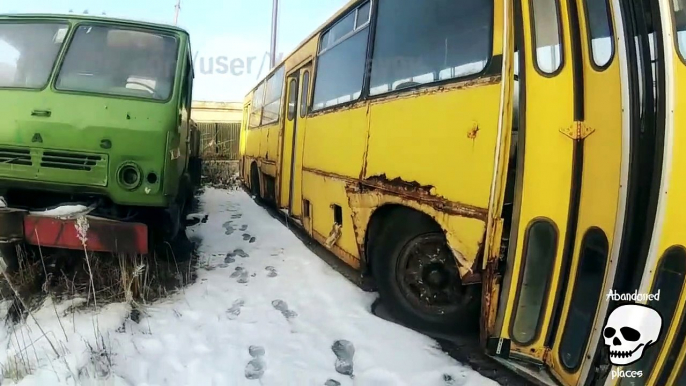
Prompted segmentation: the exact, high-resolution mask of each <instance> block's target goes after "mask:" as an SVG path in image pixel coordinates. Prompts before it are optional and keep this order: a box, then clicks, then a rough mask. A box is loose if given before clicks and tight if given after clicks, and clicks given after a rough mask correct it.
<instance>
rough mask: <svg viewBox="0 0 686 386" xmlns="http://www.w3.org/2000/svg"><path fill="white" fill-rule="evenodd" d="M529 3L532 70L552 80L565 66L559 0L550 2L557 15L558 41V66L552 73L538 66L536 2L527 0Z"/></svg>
mask: <svg viewBox="0 0 686 386" xmlns="http://www.w3.org/2000/svg"><path fill="white" fill-rule="evenodd" d="M528 1H529V13H530V15H531V17H529V28H530V29H531V45H532V50H531V51H532V55H533V58H532V62H531V63H532V64H533V65H534V69H535V70H536V72H537V73H538V74H539V75H540V76H543V77H545V78H554V77H556V76H558V75H560V73H561V72H562V70H563V69H564V68H565V65H566V59H567V58H566V55H565V40H564V31H563V28H564V26H563V24H562V12H561V10H560V0H551V1H554V2H555V10H556V14H557V34H558V39H559V41H560V64H559V65H558V66H557V69H556V70H555V71H553V72H545V71H543V70H541V68H540V67H539V66H538V48H539V47H538V45H537V43H536V12H535V10H534V1H536V0H528Z"/></svg>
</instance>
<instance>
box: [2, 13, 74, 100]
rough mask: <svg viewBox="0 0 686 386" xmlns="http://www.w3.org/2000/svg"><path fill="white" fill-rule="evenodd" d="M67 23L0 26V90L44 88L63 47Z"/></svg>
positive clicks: (6, 24)
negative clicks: (8, 88)
mask: <svg viewBox="0 0 686 386" xmlns="http://www.w3.org/2000/svg"><path fill="white" fill-rule="evenodd" d="M66 32H67V25H66V24H59V23H35V22H34V23H2V24H0V87H13V88H30V89H41V88H43V87H45V85H46V84H47V83H48V79H49V78H50V73H51V71H52V68H53V66H54V64H55V60H56V59H57V54H58V53H59V51H60V48H61V47H62V43H63V41H64V37H65V35H66Z"/></svg>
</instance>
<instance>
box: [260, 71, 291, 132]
mask: <svg viewBox="0 0 686 386" xmlns="http://www.w3.org/2000/svg"><path fill="white" fill-rule="evenodd" d="M281 70H283V72H282V74H281V78H282V81H281V96H280V97H279V99H275V100H273V101H271V102H269V103H267V91H268V89H269V81H270V80H272V79H273V78H274V77H275V76H276V74H277V73H278V72H279V71H281ZM286 79H288V77H287V76H286V66H285V65H284V63H281V65H279V66H277V67H274V70H273V71H272V72H271V74H270V75H269V77H267V78H265V79H264V80H263V81H262V82H260V84H262V83H264V93H263V95H262V105H261V107H260V109H261V110H262V113H261V114H260V124H259V126H256V127H264V126H272V125H278V124H280V123H281V116H282V115H283V102H284V93H285V91H284V87H285V85H286V84H287V83H286ZM258 87H259V86H258ZM277 101H278V102H280V103H281V105H280V106H279V113H278V115H277V118H276V119H275V120H273V121H269V122H265V121H264V108H265V107H266V106H267V105H268V104H272V103H276V102H277Z"/></svg>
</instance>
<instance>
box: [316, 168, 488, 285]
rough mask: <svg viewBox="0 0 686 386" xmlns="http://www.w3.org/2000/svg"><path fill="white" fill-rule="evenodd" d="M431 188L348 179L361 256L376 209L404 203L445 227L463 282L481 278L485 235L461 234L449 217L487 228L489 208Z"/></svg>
mask: <svg viewBox="0 0 686 386" xmlns="http://www.w3.org/2000/svg"><path fill="white" fill-rule="evenodd" d="M322 173H323V172H322ZM432 191H433V187H431V186H423V185H421V184H419V183H417V182H407V181H404V180H402V179H400V178H395V179H392V180H389V179H388V178H387V177H386V176H385V175H380V176H373V177H369V178H366V179H364V180H357V181H354V180H353V181H349V182H348V183H347V184H346V193H347V196H348V204H349V207H350V209H351V211H352V214H353V227H354V230H355V233H356V239H357V244H358V249H359V254H360V256H365V248H364V247H365V239H366V235H367V226H368V224H369V220H370V219H371V217H372V215H373V213H374V212H375V211H376V210H377V209H379V208H380V207H382V206H384V205H401V206H404V207H408V208H412V209H415V210H417V211H420V212H422V213H425V214H427V215H428V216H430V217H431V218H433V219H434V220H435V221H436V222H437V223H438V224H439V225H440V226H441V228H443V231H444V233H445V235H446V240H447V243H448V246H449V247H450V249H451V250H452V252H453V255H454V256H455V259H456V262H457V265H458V271H459V273H460V276H461V278H462V282H463V283H464V284H475V283H479V282H481V273H480V271H481V270H480V269H479V261H480V260H479V256H480V255H481V253H482V252H483V236H479V237H478V238H474V237H468V238H462V237H461V236H460V235H457V234H456V232H451V231H450V229H451V227H450V226H449V222H450V221H449V220H450V219H452V220H453V221H459V222H460V223H461V224H469V227H470V228H472V229H477V228H478V229H481V230H483V232H485V223H486V219H487V217H488V210H487V209H484V208H478V207H474V206H470V205H465V204H461V203H457V202H453V201H449V200H447V199H445V198H443V197H439V196H436V195H435V194H433V193H432ZM483 232H481V231H479V232H476V233H483Z"/></svg>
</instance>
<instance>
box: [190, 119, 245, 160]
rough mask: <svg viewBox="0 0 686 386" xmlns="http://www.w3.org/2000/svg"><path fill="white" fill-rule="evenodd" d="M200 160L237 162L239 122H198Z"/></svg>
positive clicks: (239, 134) (239, 133)
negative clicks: (200, 148) (200, 149)
mask: <svg viewBox="0 0 686 386" xmlns="http://www.w3.org/2000/svg"><path fill="white" fill-rule="evenodd" d="M198 129H199V130H200V134H201V147H202V158H204V159H228V160H237V159H238V157H239V155H238V151H239V142H240V136H241V124H240V122H232V123H211V122H198Z"/></svg>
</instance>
